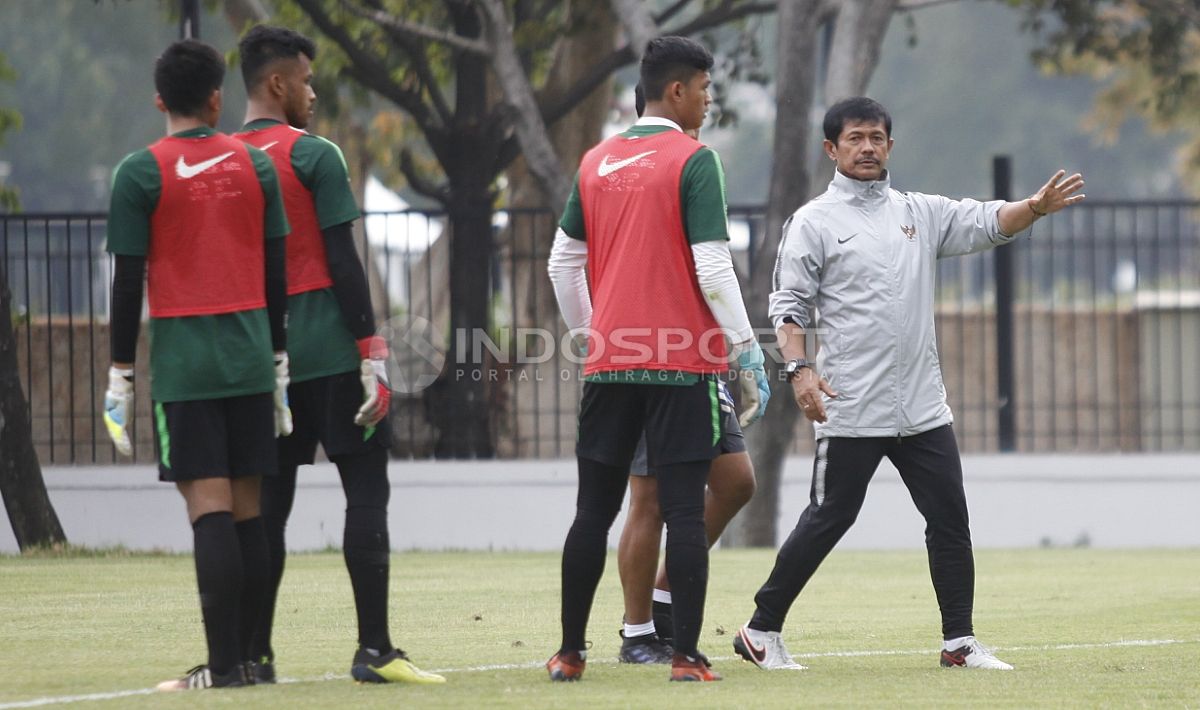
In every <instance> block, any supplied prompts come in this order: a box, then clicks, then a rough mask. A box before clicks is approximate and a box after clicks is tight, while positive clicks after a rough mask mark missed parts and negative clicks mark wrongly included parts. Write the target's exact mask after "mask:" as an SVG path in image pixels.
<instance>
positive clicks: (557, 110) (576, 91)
mask: <svg viewBox="0 0 1200 710" xmlns="http://www.w3.org/2000/svg"><path fill="white" fill-rule="evenodd" d="M775 8H776V3H774V2H752V3H746V4H745V5H729V4H728V3H723V4H722V5H720V6H718V7H716V8H714V9H713V10H710V11H709V12H706V13H704V14H702V15H700V16H698V17H696V18H695V19H694V20H692V21H691V22H689V23H687V24H686V25H683V26H682V27H680V28H678V29H676V30H672V31H669V32H663V33H662V34H669V35H690V34H695V33H696V32H701V31H703V30H706V29H709V28H710V27H716V26H717V25H720V24H723V23H726V22H731V21H733V20H736V19H740V18H742V17H748V16H750V15H758V14H764V13H768V12H774V11H775ZM638 56H639V55H638V54H637V53H635V52H634V51H633V46H632V45H630V44H626V45H625V46H624V47H621V48H620V49H615V50H613V51H612V52H611V53H610V54H608V55H607V56H605V57H604V58H602V59H600V60H599V61H598V62H596V63H595V64H593V65H592V69H591V71H589V72H588V73H587V74H585V75H583V76H582V77H580V78H579V80H578V81H576V82H575V83H574V84H573V85H572V86H571V87H570V88H569V89H567V90H566V91H564V92H563V93H562V95H561V96H559V98H558V99H557V100H556V101H555V102H554V103H552V104H550V105H548V106H543V107H542V120H543V121H545V123H546V125H547V126H552V125H554V124H555V123H557V122H558V120H559V119H561V118H562V117H563V116H565V115H567V114H568V113H570V112H571V109H572V108H574V107H575V105H576V104H578V103H579V102H580V101H582V100H584V99H585V98H587V95H588V94H590V93H592V92H593V91H595V89H596V87H598V86H600V85H601V84H602V83H604V81H605V79H607V78H608V77H609V75H610V74H612V73H613V72H615V71H616V70H618V69H620V68H621V67H623V66H626V65H628V64H632V63H634V62H636V61H637V60H638ZM505 164H507V163H505Z"/></svg>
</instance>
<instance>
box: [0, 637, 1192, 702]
mask: <svg viewBox="0 0 1200 710" xmlns="http://www.w3.org/2000/svg"><path fill="white" fill-rule="evenodd" d="M1186 643H1197V640H1190V641H1189V640H1182V639H1129V640H1123V641H1109V642H1105V643H1065V644H1056V645H1052V646H994V647H992V648H994V649H995V650H997V651H1018V652H1023V651H1074V650H1080V649H1093V648H1120V647H1125V646H1170V645H1173V644H1186ZM936 653H937V650H936V649H934V650H930V649H928V648H922V649H919V650H908V651H900V650H895V651H888V650H882V651H825V652H821V653H794V654H792V655H793V656H794V657H795V658H859V657H863V656H923V655H927V654H929V655H933V654H936ZM711 660H713V661H734V660H741V658H740V657H739V656H712V657H711ZM592 663H593V664H610V665H615V664H616V663H617V661H616V660H615V659H611V658H603V659H594V660H593V661H592ZM544 665H545V661H530V662H526V663H495V664H490V665H485V666H467V667H466V668H434V669H432V670H431V672H432V673H478V672H487V671H514V670H531V669H534V668H541V667H542V666H544ZM330 680H341V681H344V680H347V677H346V676H345V675H344V674H338V673H326V674H324V675H320V676H313V677H309V678H295V679H293V678H281V679H280V681H279V682H280V683H321V682H325V681H330ZM155 692H157V691H155V690H154V689H153V688H141V689H139V690H118V691H115V692H112V693H88V694H87V695H59V696H53V697H45V698H34V699H32V700H19V701H17V702H12V703H0V710H16V708H36V707H43V706H46V705H67V704H70V703H83V702H89V701H93V700H116V699H118V698H128V697H132V696H135V695H152V694H154V693H155Z"/></svg>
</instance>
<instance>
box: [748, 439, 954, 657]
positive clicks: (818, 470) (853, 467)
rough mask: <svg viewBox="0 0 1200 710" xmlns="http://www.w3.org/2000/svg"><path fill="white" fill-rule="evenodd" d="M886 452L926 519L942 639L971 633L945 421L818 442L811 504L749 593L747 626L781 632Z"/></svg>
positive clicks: (850, 521) (847, 524) (950, 446)
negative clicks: (903, 431)
mask: <svg viewBox="0 0 1200 710" xmlns="http://www.w3.org/2000/svg"><path fill="white" fill-rule="evenodd" d="M884 456H886V457H888V459H890V460H891V462H892V463H893V464H895V466H896V468H897V469H899V471H900V478H901V479H903V481H904V485H905V486H907V487H908V492H909V494H910V495H911V496H912V499H913V503H915V504H916V506H917V510H919V511H920V512H921V515H923V516H924V517H925V548H926V550H927V551H928V553H929V573H930V576H931V577H932V578H933V589H934V592H935V593H936V594H937V600H938V607H939V608H940V609H941V612H942V635H943V637H944V638H947V639H950V638H957V637H960V636H969V635H971V634H972V633H973V631H972V627H971V612H972V607H973V604H974V598H975V558H974V555H973V553H972V551H971V529H970V525H969V521H968V517H967V498H966V494H965V492H964V491H963V481H962V462H961V461H960V460H959V455H958V442H957V441H956V440H955V438H954V430H953V429H952V428H951V426H950V425H949V424H947V425H945V426H942V427H938V428H937V429H933V430H931V431H926V432H922V433H920V434H916V435H914V436H906V437H884V438H861V439H851V438H831V439H821V440H820V441H818V442H817V455H816V458H815V460H814V462H813V480H812V487H811V489H810V491H809V503H808V507H807V508H806V509H805V510H804V512H803V513H802V514H801V515H800V520H799V521H798V522H797V523H796V528H795V529H794V530H792V533H791V535H789V536H788V539H787V541H786V542H784V543H783V547H781V548H780V549H779V555H778V556H777V557H776V559H775V568H774V569H772V570H771V576H770V577H769V578H768V579H767V582H766V584H764V585H763V586H762V588H761V589H759V590H758V594H757V595H755V597H754V602H755V605H756V608H755V611H754V616H753V617H752V618H751V620H750V627H751V628H753V629H758V630H759V631H779V630H781V629H782V628H783V622H784V620H785V619H786V617H787V613H788V610H789V609H790V608H791V606H792V603H793V602H794V601H795V600H796V597H797V596H799V594H800V591H801V590H803V589H804V585H805V584H807V583H808V580H809V578H810V577H812V575H813V573H814V572H816V571H817V567H819V566H820V565H821V561H822V560H824V559H825V556H826V555H828V554H829V551H830V550H832V549H833V546H834V545H836V544H837V542H838V540H840V539H842V535H844V534H845V533H846V531H847V530H849V529H850V526H851V525H853V524H854V521H855V519H856V518H857V517H858V511H859V510H861V509H862V504H863V499H864V498H865V497H866V494H867V484H868V483H870V481H871V477H872V476H874V475H875V469H876V468H877V467H878V466H879V462H880V461H882V460H883V457H884Z"/></svg>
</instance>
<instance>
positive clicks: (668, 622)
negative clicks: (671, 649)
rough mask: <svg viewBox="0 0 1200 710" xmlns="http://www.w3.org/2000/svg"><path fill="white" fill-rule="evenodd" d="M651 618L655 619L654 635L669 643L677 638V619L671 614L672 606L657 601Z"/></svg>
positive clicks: (653, 606)
mask: <svg viewBox="0 0 1200 710" xmlns="http://www.w3.org/2000/svg"><path fill="white" fill-rule="evenodd" d="M651 609H652V613H651V617H650V618H652V619H654V633H656V634H658V637H659V638H660V639H662V640H663V641H666V642H667V643H670V642H671V640H672V639H674V638H675V619H674V616H673V615H672V614H671V605H670V604H668V603H667V602H660V601H658V600H655V601H654V602H653V604H652V607H651Z"/></svg>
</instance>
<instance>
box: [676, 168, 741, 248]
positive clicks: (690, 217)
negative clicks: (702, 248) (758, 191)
mask: <svg viewBox="0 0 1200 710" xmlns="http://www.w3.org/2000/svg"><path fill="white" fill-rule="evenodd" d="M679 190H680V193H681V194H680V199H681V200H682V201H683V224H684V229H686V230H687V237H688V243H689V244H699V243H700V242H712V241H717V240H718V239H723V240H728V239H729V210H728V207H727V205H726V204H725V170H724V169H723V168H722V167H721V159H720V158H719V157H718V156H717V153H716V151H714V150H713V149H712V148H709V147H707V146H706V147H704V148H701V149H700V150H698V151H696V153H695V154H694V155H692V157H690V158H688V161H687V164H686V165H684V166H683V180H682V184H681V185H680V188H679Z"/></svg>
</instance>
